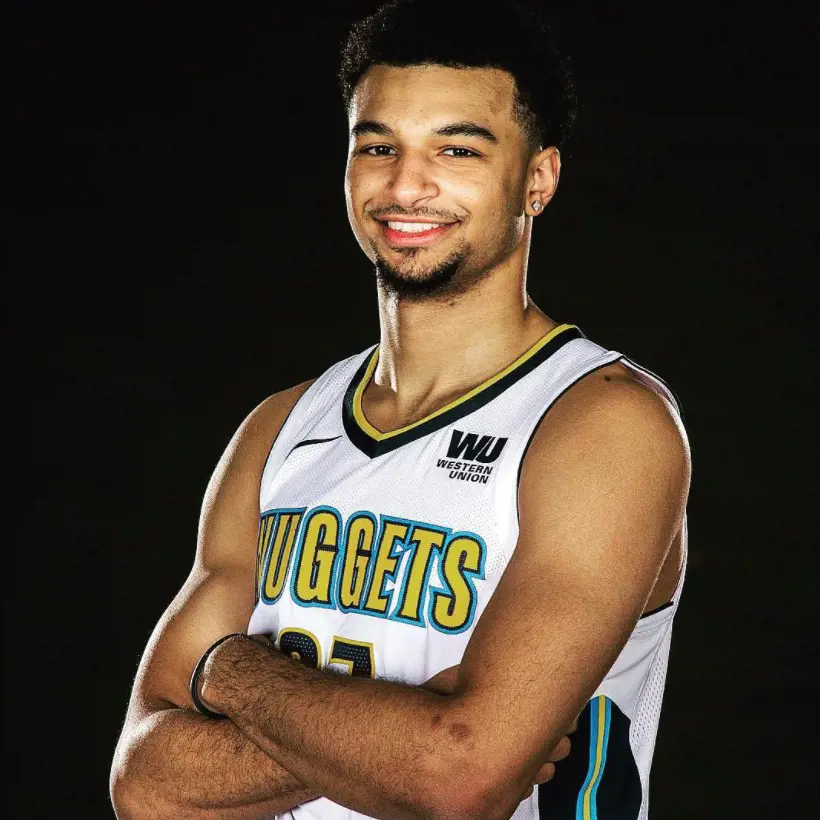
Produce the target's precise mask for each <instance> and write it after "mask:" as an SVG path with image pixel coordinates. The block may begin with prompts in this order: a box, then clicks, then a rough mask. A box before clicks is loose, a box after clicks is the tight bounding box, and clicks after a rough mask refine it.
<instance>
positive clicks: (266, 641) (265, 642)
mask: <svg viewBox="0 0 820 820" xmlns="http://www.w3.org/2000/svg"><path fill="white" fill-rule="evenodd" d="M248 637H249V638H250V639H251V640H252V641H256V642H257V643H261V644H262V646H267V647H269V648H270V647H273V646H274V643H273V641H272V640H271V639H270V638H269V637H268V636H267V635H263V634H262V633H261V632H258V633H256V634H255V635H248Z"/></svg>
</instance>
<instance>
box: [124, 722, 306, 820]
mask: <svg viewBox="0 0 820 820" xmlns="http://www.w3.org/2000/svg"><path fill="white" fill-rule="evenodd" d="M111 793H112V799H113V801H114V808H115V809H116V811H117V817H118V818H119V819H120V820H154V818H157V820H159V818H162V820H166V818H169V817H173V818H174V820H188V818H190V820H194V818H196V819H197V820H209V818H213V819H214V820H216V818H219V820H261V818H272V817H273V816H274V815H275V814H277V813H281V812H284V811H287V810H288V809H290V808H293V807H294V806H297V805H299V804H301V803H304V802H306V801H308V800H312V799H314V798H316V797H318V796H319V794H318V793H317V792H315V791H314V790H312V789H309V788H307V787H306V786H305V785H304V784H303V783H302V782H300V781H299V780H297V779H296V778H295V777H294V776H293V775H292V774H290V772H288V771H287V770H286V769H284V768H283V767H282V766H280V765H279V764H278V763H277V762H276V761H275V760H273V759H272V758H271V757H269V756H268V755H267V754H265V752H263V751H262V750H261V749H260V748H259V747H258V746H257V745H255V744H254V743H253V742H252V741H251V740H249V739H248V737H247V736H246V735H245V734H243V733H242V732H241V731H240V730H239V729H238V728H237V727H236V726H235V725H234V724H233V723H231V721H229V720H211V719H208V718H204V717H201V716H200V715H197V714H195V713H193V712H190V711H187V710H185V709H165V710H161V711H158V712H154V713H153V714H151V715H149V716H147V717H145V718H143V719H142V720H141V721H139V723H137V724H136V725H135V727H134V729H133V730H132V731H130V732H127V733H124V734H123V738H122V739H121V741H120V745H119V747H118V749H117V754H116V757H115V761H114V767H113V769H112V784H111Z"/></svg>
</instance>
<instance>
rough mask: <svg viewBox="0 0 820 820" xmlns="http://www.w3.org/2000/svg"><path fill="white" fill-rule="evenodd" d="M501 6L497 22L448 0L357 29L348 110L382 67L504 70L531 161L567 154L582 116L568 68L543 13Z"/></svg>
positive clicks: (346, 92)
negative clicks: (362, 82) (544, 153)
mask: <svg viewBox="0 0 820 820" xmlns="http://www.w3.org/2000/svg"><path fill="white" fill-rule="evenodd" d="M495 5H496V7H494V8H493V11H492V14H488V13H465V11H464V9H463V8H462V7H458V6H455V5H454V4H451V3H442V2H441V0H390V2H388V3H385V4H384V5H383V6H381V7H379V9H378V10H377V11H376V12H374V13H373V14H371V15H370V16H369V17H366V18H364V19H363V20H360V21H358V22H357V23H355V24H354V25H353V27H352V28H351V29H350V32H349V33H348V35H347V38H346V39H345V41H344V44H343V46H342V52H341V58H342V59H341V66H340V69H339V84H340V87H341V92H342V99H343V101H344V105H345V110H349V109H350V102H351V100H352V98H353V92H354V89H355V87H356V83H357V82H358V81H359V79H360V78H361V77H362V75H363V74H364V73H365V72H366V71H367V70H368V68H370V66H372V65H375V64H378V63H380V64H383V65H391V66H402V67H403V66H412V65H430V64H432V65H442V66H449V67H452V68H499V69H502V70H503V71H506V72H508V73H509V74H511V75H512V77H513V79H514V80H515V84H516V95H515V99H514V112H513V113H514V116H515V118H516V119H517V120H518V122H519V123H520V125H521V128H522V130H523V132H524V137H525V140H526V145H527V150H528V151H529V153H530V154H532V153H534V152H535V151H538V150H539V149H540V148H542V147H547V146H550V145H554V146H556V147H557V148H559V149H560V148H563V146H564V143H565V142H566V139H567V137H568V136H569V133H570V131H571V129H572V125H573V122H574V120H575V114H576V110H577V98H576V95H575V84H574V82H573V80H572V76H571V74H570V70H569V64H568V60H567V58H566V57H565V56H564V55H562V54H561V53H560V52H559V51H558V49H557V47H556V45H555V42H554V40H553V37H552V35H551V33H550V30H549V27H548V26H547V24H546V21H545V19H544V17H543V16H542V14H541V13H539V12H536V11H534V10H533V9H530V8H528V7H527V6H525V5H524V4H523V3H520V2H512V3H498V4H495Z"/></svg>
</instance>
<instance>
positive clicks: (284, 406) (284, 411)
mask: <svg viewBox="0 0 820 820" xmlns="http://www.w3.org/2000/svg"><path fill="white" fill-rule="evenodd" d="M315 381H316V379H310V380H308V381H305V382H302V383H301V384H297V385H294V386H293V387H289V388H287V389H286V390H280V391H279V392H278V393H273V394H272V395H270V396H268V397H267V398H266V399H265V400H264V401H263V402H261V403H260V404H258V405H257V406H256V407H255V408H254V409H253V410H252V411H251V412H250V413H249V414H248V416H247V417H246V418H245V420H244V421H243V422H242V424H241V425H240V427H239V429H238V430H237V432H236V435H235V436H234V441H233V442H232V444H235V445H236V448H237V449H241V450H242V451H244V455H245V457H246V458H248V459H250V460H252V461H259V460H260V459H261V460H262V461H264V459H265V458H266V456H267V453H268V451H269V450H270V447H271V444H272V443H273V440H274V439H275V438H276V436H277V435H278V434H279V431H280V430H281V429H282V427H283V426H284V424H285V422H286V421H287V418H288V416H289V415H290V412H291V410H293V408H294V407H295V406H296V403H297V402H298V401H299V399H301V398H302V396H304V395H305V393H306V392H307V391H308V389H309V388H310V387H311V385H313V383H314V382H315Z"/></svg>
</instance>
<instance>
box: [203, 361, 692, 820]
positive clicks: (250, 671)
mask: <svg viewBox="0 0 820 820" xmlns="http://www.w3.org/2000/svg"><path fill="white" fill-rule="evenodd" d="M610 382H611V383H610ZM689 469H690V467H689V451H688V445H687V442H686V439H685V434H684V432H683V430H682V429H681V428H680V426H679V423H678V421H677V420H676V419H675V418H674V416H673V414H671V413H670V412H669V408H668V407H667V406H666V405H665V403H664V401H663V400H662V399H661V398H660V397H658V396H656V395H653V394H651V393H650V392H649V391H647V390H646V389H645V388H644V387H641V386H640V385H638V384H636V383H635V382H634V381H632V380H629V379H625V378H616V379H614V380H610V379H608V378H606V377H604V376H603V375H599V374H593V376H592V377H590V378H589V379H588V380H585V383H582V384H579V385H578V386H577V387H576V388H574V389H573V390H572V391H569V392H568V393H567V394H566V395H565V396H564V397H562V399H561V400H559V402H558V403H557V404H556V407H555V408H553V410H552V411H551V413H550V414H549V415H548V416H547V418H546V420H545V422H544V423H543V424H542V425H541V428H540V429H539V431H538V433H537V434H536V436H535V438H534V442H533V446H532V447H531V449H530V452H529V453H528V455H527V458H526V460H525V464H524V468H523V470H522V478H521V486H520V502H521V503H520V507H521V510H520V512H521V517H520V536H519V541H518V545H517V547H516V551H515V554H514V556H513V557H512V559H511V560H510V563H509V565H508V567H507V569H506V571H505V573H504V576H503V578H502V580H501V582H500V583H499V585H498V587H497V589H496V591H495V593H494V595H493V596H492V598H491V600H490V602H489V603H488V605H487V608H486V609H485V611H484V613H483V615H482V617H481V619H480V620H479V622H478V624H477V626H476V629H475V632H474V633H473V635H472V636H471V639H470V642H469V644H468V647H467V650H466V652H465V655H464V658H463V659H462V665H461V670H460V678H459V685H458V687H457V688H456V690H455V692H454V693H453V694H451V695H438V694H435V693H433V692H425V691H421V690H419V689H417V688H413V687H409V686H404V685H402V684H396V683H390V682H387V681H379V680H369V679H364V678H351V677H339V676H335V675H329V674H327V673H326V672H322V671H320V670H317V669H308V668H304V667H302V666H301V665H299V664H297V663H295V662H293V661H292V660H291V659H289V658H286V657H284V656H282V655H279V654H278V653H275V652H271V651H270V650H268V649H266V648H265V647H262V646H260V645H259V644H257V643H256V642H254V641H251V640H248V639H246V638H234V639H231V640H228V641H226V642H225V643H224V644H222V645H221V646H220V647H219V648H218V649H217V650H216V651H215V652H214V653H213V655H212V656H211V658H210V659H209V662H208V664H207V665H206V667H205V674H204V675H203V684H202V694H203V698H204V700H205V701H206V702H208V703H209V704H211V706H212V707H213V708H215V709H216V710H217V711H220V712H224V713H226V714H228V715H229V716H230V717H231V719H232V720H233V721H234V722H235V723H236V724H237V725H238V726H239V727H240V728H241V729H242V730H243V732H245V733H246V734H247V735H248V736H249V737H251V738H252V739H253V740H254V742H256V743H258V744H259V745H260V747H262V748H264V749H265V750H266V751H267V752H268V753H269V754H270V755H272V756H273V757H275V758H276V759H277V760H279V762H280V763H282V764H283V765H285V766H286V767H287V768H288V770H290V771H292V772H294V773H295V774H296V776H297V777H298V778H300V779H301V780H302V781H303V782H305V783H306V784H307V785H310V786H312V787H314V788H316V789H317V790H319V791H321V792H322V794H324V795H326V796H328V797H330V798H331V799H333V800H335V801H336V802H338V803H341V804H343V805H346V806H349V807H350V808H353V809H355V810H357V811H360V812H362V813H365V814H369V815H371V816H375V817H380V818H383V819H384V820H427V818H431V817H432V818H437V819H438V820H444V819H446V820H449V818H478V817H481V818H491V820H495V819H496V818H498V819H499V820H503V818H508V817H509V816H510V815H511V814H512V812H513V811H514V810H515V807H516V805H517V803H518V800H519V799H520V797H521V795H522V794H523V793H524V791H525V789H526V788H527V787H528V785H529V784H530V783H532V782H533V776H534V774H535V772H536V771H537V770H538V768H539V766H541V765H542V764H543V762H544V760H545V759H546V756H547V754H548V752H547V751H546V750H549V749H551V748H552V747H554V745H555V744H556V742H557V741H558V739H559V737H560V736H561V735H562V734H563V733H564V732H565V731H566V727H568V726H569V724H570V723H571V721H572V719H573V717H574V716H575V715H576V714H578V712H579V711H580V709H581V708H582V707H583V705H584V704H585V703H586V702H587V700H588V699H589V698H590V696H591V695H592V693H593V692H594V691H595V688H596V687H597V686H598V684H599V683H600V681H601V680H602V679H603V678H604V676H605V675H606V672H607V670H608V669H609V668H610V667H611V665H612V664H613V663H614V661H615V659H616V658H617V656H618V654H619V653H620V651H621V649H622V648H623V646H624V644H625V643H626V641H627V639H628V637H629V635H630V633H631V631H632V629H633V628H634V626H635V624H636V622H637V620H638V618H639V617H640V614H641V612H642V611H643V608H644V606H645V604H646V602H647V600H648V598H649V596H650V594H651V592H652V590H653V587H654V585H655V582H656V579H657V578H658V573H659V570H660V568H661V566H662V565H663V562H664V560H665V557H666V555H667V553H668V551H669V548H670V545H671V543H672V540H673V538H674V535H675V533H676V532H677V531H678V529H679V527H680V524H681V521H682V517H683V511H684V509H685V504H686V497H687V493H688V484H689ZM545 585H548V587H549V593H550V594H549V595H545V594H544V589H545ZM543 624H549V626H550V628H549V629H544V628H542V625H543ZM545 670H549V674H544V671H545ZM248 682H251V683H252V685H250V686H248V685H246V684H247V683H248ZM260 691H264V692H265V697H264V700H262V699H261V698H260V697H259V695H258V693H259V692H260ZM510 703H515V704H516V709H515V710H514V711H511V710H510V709H509V708H508V707H509V704H510ZM331 724H332V725H333V733H332V734H331V733H327V732H321V731H317V730H316V727H318V726H327V725H331Z"/></svg>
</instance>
